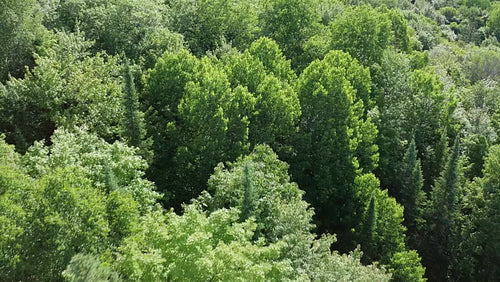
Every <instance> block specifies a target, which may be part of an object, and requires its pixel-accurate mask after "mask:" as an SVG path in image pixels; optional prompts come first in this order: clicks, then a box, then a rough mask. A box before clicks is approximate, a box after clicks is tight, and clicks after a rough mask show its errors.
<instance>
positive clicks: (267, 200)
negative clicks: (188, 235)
mask: <svg viewBox="0 0 500 282" xmlns="http://www.w3.org/2000/svg"><path fill="white" fill-rule="evenodd" d="M249 181H250V182H249ZM248 185H251V186H252V188H251V195H248V194H249V192H248V191H249V190H248V189H249V188H248ZM208 189H209V191H213V192H212V194H213V196H209V195H204V196H203V197H202V198H204V199H205V201H204V204H206V205H207V207H208V209H209V210H212V211H213V210H217V209H220V208H223V207H236V208H239V209H240V210H241V211H242V216H243V218H246V217H245V216H244V214H245V212H248V213H250V211H249V210H248V209H249V202H251V205H252V207H251V216H252V217H253V218H254V219H255V221H256V223H257V229H256V236H258V238H260V237H263V238H265V239H266V241H268V242H276V241H279V240H282V239H283V238H284V237H294V236H300V235H304V234H308V233H309V231H310V230H311V229H312V225H311V224H310V221H311V218H312V211H311V210H308V208H307V207H308V204H307V203H306V202H305V201H303V200H302V196H303V192H302V191H300V190H299V189H298V187H297V185H296V184H295V183H291V182H290V178H289V176H288V165H287V164H286V163H284V162H281V161H280V160H278V156H277V155H276V154H275V153H274V152H273V151H272V150H271V149H270V148H269V147H268V146H261V145H259V146H256V147H255V148H254V150H253V152H252V153H251V154H250V155H248V156H247V157H245V158H241V159H239V160H238V161H236V162H234V163H229V164H228V165H227V168H226V167H225V166H224V165H222V164H220V165H219V166H218V167H217V168H216V169H215V173H214V174H213V175H212V176H211V177H210V180H209V183H208ZM251 199H253V200H251Z"/></svg>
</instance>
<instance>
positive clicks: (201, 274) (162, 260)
mask: <svg viewBox="0 0 500 282" xmlns="http://www.w3.org/2000/svg"><path fill="white" fill-rule="evenodd" d="M255 226H256V225H255V223H254V222H253V221H251V220H248V221H245V222H242V223H239V211H238V210H235V209H230V210H227V209H221V210H218V211H215V212H213V213H211V214H210V215H207V214H206V213H204V212H202V211H201V207H200V206H199V205H198V204H191V205H189V206H185V211H184V214H183V215H182V216H178V215H176V214H174V213H173V212H169V213H166V214H162V213H160V212H155V213H151V214H149V215H148V216H146V217H144V218H142V219H141V225H140V228H139V230H138V232H137V233H136V234H134V235H133V236H131V237H129V238H127V239H126V240H125V242H124V245H122V246H121V248H120V254H119V256H118V258H117V267H118V269H119V270H120V272H122V273H123V274H124V276H125V277H127V278H128V279H132V280H139V281H153V280H159V279H160V280H165V279H166V280H169V279H170V280H183V279H187V280H210V279H213V280H217V281H228V280H240V279H245V280H251V281H257V280H275V279H279V278H280V277H286V276H288V275H289V273H290V272H291V270H292V269H291V266H290V264H289V262H288V261H286V260H285V261H277V259H278V258H279V254H280V249H281V248H282V244H280V243H278V244H272V245H270V246H262V245H260V244H259V243H255V244H254V243H252V242H251V238H252V236H253V231H254V229H255Z"/></svg>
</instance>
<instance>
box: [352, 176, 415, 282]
mask: <svg viewBox="0 0 500 282" xmlns="http://www.w3.org/2000/svg"><path fill="white" fill-rule="evenodd" d="M356 189H357V190H356V194H357V197H358V199H359V201H360V202H361V203H364V204H365V206H366V210H365V213H364V215H363V221H362V222H361V223H360V224H359V226H358V228H357V230H358V231H357V233H358V234H357V238H358V241H357V242H358V243H360V244H361V249H362V250H364V251H366V252H365V257H364V259H365V261H380V262H381V263H382V264H385V265H387V266H388V268H389V270H390V273H392V274H393V275H394V276H393V279H395V280H396V281H424V278H423V275H424V272H425V269H424V268H423V267H422V265H421V264H420V257H419V256H418V254H417V253H416V252H415V251H407V250H406V246H405V231H406V228H405V227H404V226H403V207H402V206H401V205H399V204H398V203H397V202H396V200H395V199H394V198H391V197H389V195H388V193H387V190H382V189H380V183H379V181H378V179H377V178H376V177H375V176H374V175H373V174H365V175H362V176H358V177H357V178H356ZM407 279H409V280H407Z"/></svg>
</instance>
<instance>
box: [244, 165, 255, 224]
mask: <svg viewBox="0 0 500 282" xmlns="http://www.w3.org/2000/svg"><path fill="white" fill-rule="evenodd" d="M243 191H244V194H243V202H242V204H241V220H242V221H245V220H246V219H248V218H249V217H250V216H252V212H253V209H254V195H253V194H254V193H253V183H252V179H251V177H250V168H249V166H248V164H245V167H244V169H243Z"/></svg>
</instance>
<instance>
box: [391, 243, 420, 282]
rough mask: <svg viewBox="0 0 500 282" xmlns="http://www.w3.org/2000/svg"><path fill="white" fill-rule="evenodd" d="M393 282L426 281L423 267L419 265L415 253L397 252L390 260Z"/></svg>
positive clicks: (417, 256) (418, 258)
mask: <svg viewBox="0 0 500 282" xmlns="http://www.w3.org/2000/svg"><path fill="white" fill-rule="evenodd" d="M390 264H391V266H392V267H393V269H391V271H390V272H391V274H392V280H393V281H401V282H403V281H426V280H427V279H425V278H424V274H425V267H422V264H421V263H420V256H419V255H418V253H417V252H416V251H413V250H412V251H405V252H397V253H395V254H394V255H393V256H392V258H391V263H390Z"/></svg>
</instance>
